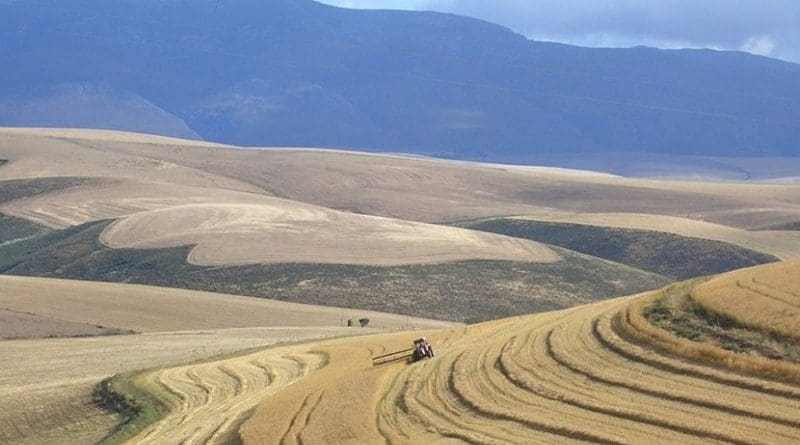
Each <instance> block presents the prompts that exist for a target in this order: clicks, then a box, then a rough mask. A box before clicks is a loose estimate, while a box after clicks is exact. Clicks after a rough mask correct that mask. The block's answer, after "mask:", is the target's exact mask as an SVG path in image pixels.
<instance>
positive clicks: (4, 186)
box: [0, 177, 97, 204]
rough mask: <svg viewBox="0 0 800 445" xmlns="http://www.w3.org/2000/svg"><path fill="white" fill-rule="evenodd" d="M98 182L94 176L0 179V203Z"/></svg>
mask: <svg viewBox="0 0 800 445" xmlns="http://www.w3.org/2000/svg"><path fill="white" fill-rule="evenodd" d="M95 182H97V179H94V178H79V177H56V178H34V179H11V180H8V181H0V204H2V203H4V202H9V201H13V200H15V199H21V198H30V197H32V196H37V195H41V194H44V193H49V192H53V191H57V190H63V189H65V188H68V187H77V186H82V185H89V184H93V183H95Z"/></svg>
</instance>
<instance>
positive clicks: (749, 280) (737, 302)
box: [691, 260, 800, 341]
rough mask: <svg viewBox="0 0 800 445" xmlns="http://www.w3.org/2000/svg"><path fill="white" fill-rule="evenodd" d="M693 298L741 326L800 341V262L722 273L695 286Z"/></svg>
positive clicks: (699, 303)
mask: <svg viewBox="0 0 800 445" xmlns="http://www.w3.org/2000/svg"><path fill="white" fill-rule="evenodd" d="M691 298H692V300H693V301H694V302H696V303H697V304H698V305H700V306H701V307H703V308H705V309H706V310H708V311H710V312H712V313H715V314H718V315H721V316H723V317H725V318H727V319H729V320H732V321H733V322H734V323H736V324H738V325H741V326H746V327H750V328H753V329H756V330H759V331H763V332H767V333H770V334H772V335H774V336H776V337H779V338H787V339H792V340H793V341H800V261H796V260H795V261H789V262H784V263H778V264H771V265H766V266H759V267H753V268H749V269H746V270H741V271H735V272H732V273H729V274H725V275H722V276H720V277H718V278H715V279H714V280H711V281H709V282H708V283H705V284H703V285H702V286H698V287H697V288H695V289H693V290H692V292H691Z"/></svg>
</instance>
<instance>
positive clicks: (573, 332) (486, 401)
mask: <svg viewBox="0 0 800 445" xmlns="http://www.w3.org/2000/svg"><path fill="white" fill-rule="evenodd" d="M630 301H631V300H630V299H619V300H613V301H609V302H604V303H599V304H595V305H591V306H584V307H581V308H576V309H573V310H568V311H562V312H555V313H549V314H543V315H536V316H531V317H522V318H518V319H514V320H510V321H504V322H502V323H494V324H487V325H483V326H473V327H469V328H466V329H465V330H464V331H463V333H462V334H460V335H459V336H458V337H457V338H454V339H453V340H451V341H450V342H448V343H447V344H445V345H443V346H442V348H440V349H441V350H442V351H443V353H442V354H440V357H438V358H437V359H436V360H433V361H427V362H424V363H420V364H417V365H413V366H409V367H407V368H404V369H402V370H401V371H399V374H398V375H396V376H395V377H394V378H393V380H392V383H391V384H390V385H388V387H387V391H386V393H385V396H384V397H383V398H382V399H381V401H380V402H379V404H378V408H377V409H378V413H377V419H376V421H377V424H378V429H379V431H380V432H381V434H382V435H383V436H384V437H385V438H386V439H387V441H388V442H390V443H404V442H418V441H421V440H422V441H426V442H427V441H436V440H441V439H443V438H453V439H458V440H459V441H463V442H468V443H531V442H532V441H539V442H546V443H552V442H564V441H576V442H590V443H608V444H617V443H644V442H649V443H739V444H745V443H747V444H753V443H773V444H774V443H797V441H800V421H798V420H797V419H800V388H797V387H795V386H791V385H787V384H781V383H775V382H768V381H763V380H760V379H755V378H750V377H744V376H740V375H738V374H733V373H728V372H725V371H720V370H718V369H713V368H708V367H703V366H699V365H695V364H691V363H688V362H684V361H682V360H679V359H676V358H670V357H669V356H667V355H660V354H658V353H656V352H654V351H653V350H652V349H650V348H646V347H643V346H642V345H639V344H637V343H636V342H632V341H630V340H628V339H627V338H624V337H623V336H620V335H619V333H618V330H619V328H618V327H615V319H616V315H617V314H618V313H620V312H621V311H622V310H623V309H625V308H626V307H627V305H628V304H629V303H630Z"/></svg>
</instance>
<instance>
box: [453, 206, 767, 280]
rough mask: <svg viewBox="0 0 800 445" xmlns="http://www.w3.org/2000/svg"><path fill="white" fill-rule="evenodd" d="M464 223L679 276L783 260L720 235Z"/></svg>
mask: <svg viewBox="0 0 800 445" xmlns="http://www.w3.org/2000/svg"><path fill="white" fill-rule="evenodd" d="M460 225H461V226H464V227H468V228H470V229H475V230H482V231H486V232H493V233H500V234H503V235H509V236H514V237H518V238H526V239H531V240H535V241H539V242H543V243H547V244H553V245H556V246H561V247H564V248H566V249H570V250H574V251H577V252H582V253H585V254H587V255H592V256H595V257H599V258H605V259H608V260H611V261H615V262H618V263H622V264H627V265H629V266H632V267H635V268H637V269H642V270H646V271H649V272H653V273H656V274H659V275H663V276H667V277H671V278H675V279H678V280H685V279H688V278H694V277H699V276H704V275H713V274H719V273H722V272H727V271H730V270H735V269H740V268H743V267H749V266H755V265H758V264H764V263H770V262H774V261H778V258H776V257H774V256H772V255H767V254H763V253H760V252H756V251H753V250H749V249H745V248H743V247H739V246H735V245H732V244H728V243H723V242H720V241H712V240H707V239H702V238H691V237H685V236H680V235H675V234H672V233H665V232H656V231H651V230H633V229H619V228H613V227H598V226H590V225H583V224H568V223H554V222H543V221H529V220H520V219H492V220H484V221H477V222H469V223H462V224H460Z"/></svg>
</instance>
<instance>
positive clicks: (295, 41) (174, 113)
mask: <svg viewBox="0 0 800 445" xmlns="http://www.w3.org/2000/svg"><path fill="white" fill-rule="evenodd" d="M0 39H2V43H3V44H2V45H0V63H2V65H3V66H4V67H6V69H4V70H2V71H1V72H0V125H30V126H36V125H51V126H56V125H59V123H60V122H63V123H64V124H65V125H73V126H87V127H99V128H116V129H124V130H133V131H143V132H156V133H162V134H164V133H167V134H170V135H178V136H185V135H186V134H196V135H199V136H200V137H202V138H204V139H208V140H214V141H221V142H228V143H234V144H240V145H261V146H264V145H295V146H322V147H345V148H359V149H367V150H390V151H402V152H411V153H420V154H429V155H437V156H443V157H453V158H459V159H478V160H492V161H501V162H529V161H531V160H536V159H538V158H541V157H551V158H552V156H553V155H558V154H563V153H572V154H574V153H601V152H638V153H668V154H676V155H702V156H800V144H798V140H800V138H798V136H800V65H796V64H791V63H786V62H781V61H777V60H773V59H768V58H764V57H758V56H753V55H749V54H746V53H739V52H719V51H711V50H670V51H668V50H658V49H652V48H644V47H637V48H631V49H590V48H581V47H575V46H569V45H563V44H556V43H543V42H535V41H530V40H528V39H526V38H524V37H523V36H521V35H518V34H515V33H513V32H511V31H510V30H508V29H506V28H503V27H501V26H498V25H493V24H490V23H486V22H483V21H480V20H476V19H471V18H466V17H460V16H455V15H450V14H441V13H432V12H402V11H362V10H347V9H340V8H334V7H331V6H327V5H322V4H319V3H316V2H313V1H310V0H271V1H266V2H265V1H257V0H112V1H109V0H75V1H71V2H69V3H68V4H67V3H64V2H60V1H56V0H25V1H15V0H4V1H0ZM70 85H80V91H92V92H93V94H94V95H95V96H96V95H98V94H101V93H103V92H106V93H107V96H104V98H102V100H101V98H98V97H94V96H93V97H92V98H91V100H85V101H80V100H73V101H72V103H74V104H75V105H74V107H75V109H73V110H70V109H69V107H68V106H67V103H68V101H65V100H54V99H53V98H51V97H49V96H48V92H49V91H59V92H60V94H61V95H62V96H63V97H69V98H72V97H75V96H76V94H77V93H75V92H72V91H71V90H70V91H71V92H70V93H69V94H66V93H64V89H65V88H68V87H69V86H70ZM65 94H66V95H65ZM54 103H55V104H57V106H54V105H52V104H54ZM97 103H102V104H103V105H102V106H101V107H97V109H95V108H94V106H95V105H94V104H97ZM115 103H119V108H120V109H122V110H125V112H126V113H128V114H129V115H130V116H131V119H130V121H129V122H120V119H119V116H116V117H114V118H113V119H112V118H109V117H108V116H109V113H108V112H107V110H108V109H109V107H111V106H113V104H115ZM19 104H24V105H25V107H26V108H25V109H27V110H35V113H33V112H29V113H22V114H20V113H19V112H18V110H19ZM131 104H135V106H134V105H131ZM93 112H94V114H93ZM72 115H79V116H80V119H74V118H69V117H70V116H72ZM162 119H163V121H161V120H162Z"/></svg>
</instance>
